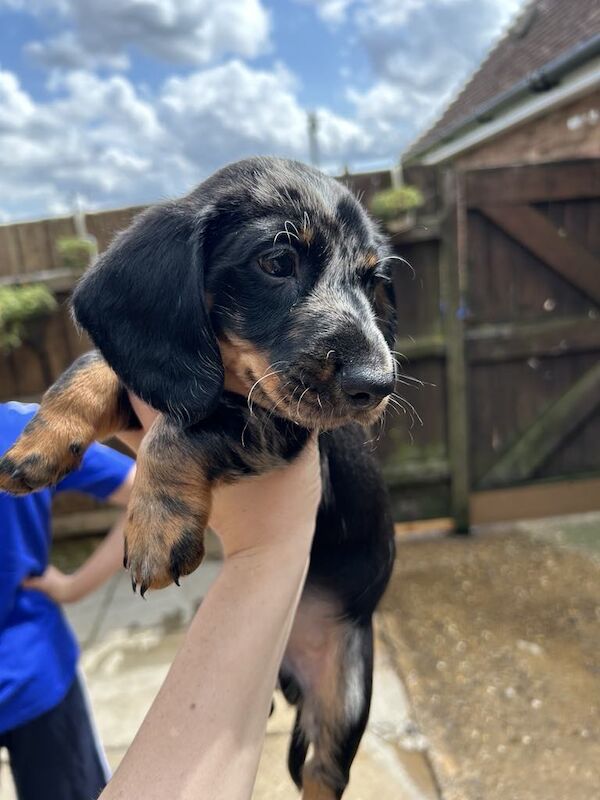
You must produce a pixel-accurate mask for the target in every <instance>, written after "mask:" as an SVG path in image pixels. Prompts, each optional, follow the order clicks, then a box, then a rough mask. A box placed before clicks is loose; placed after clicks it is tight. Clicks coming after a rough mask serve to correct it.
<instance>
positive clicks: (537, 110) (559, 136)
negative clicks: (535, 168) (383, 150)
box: [402, 0, 600, 169]
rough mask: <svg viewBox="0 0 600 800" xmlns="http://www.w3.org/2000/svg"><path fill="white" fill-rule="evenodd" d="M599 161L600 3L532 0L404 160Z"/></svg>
mask: <svg viewBox="0 0 600 800" xmlns="http://www.w3.org/2000/svg"><path fill="white" fill-rule="evenodd" d="M596 157H600V4H599V3H598V0H531V1H530V2H528V3H526V5H525V6H524V8H523V9H522V11H521V13H520V14H519V16H518V17H517V18H516V19H515V21H514V22H513V24H512V25H511V27H510V28H509V30H508V31H507V32H506V33H505V35H503V36H502V38H501V39H500V40H499V41H498V42H497V43H496V44H495V46H494V47H493V48H492V49H491V51H490V52H489V54H488V55H487V57H486V58H485V59H484V61H483V63H482V64H481V65H480V66H479V67H478V69H477V70H476V71H475V73H474V74H473V75H472V76H471V77H470V79H469V80H468V81H467V83H466V84H465V86H464V87H463V88H462V90H461V91H460V92H459V94H458V95H457V96H456V97H455V99H454V100H453V101H452V102H451V103H450V105H449V106H448V107H447V108H446V109H445V110H444V112H443V113H442V115H441V116H440V117H439V118H438V119H437V121H436V122H435V123H434V124H433V125H432V126H431V127H430V128H429V129H428V130H427V131H425V132H424V133H423V134H422V135H421V136H419V138H418V139H417V140H416V141H415V142H414V143H413V144H412V145H411V146H410V147H409V149H408V150H407V151H406V152H405V153H404V154H403V157H402V163H403V166H404V168H405V169H409V168H410V167H413V166H415V165H421V166H437V165H449V164H452V165H453V166H456V167H459V168H473V167H493V166H504V165H509V164H532V163H540V162H547V161H558V160H567V159H575V158H596Z"/></svg>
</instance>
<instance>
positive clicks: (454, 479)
mask: <svg viewBox="0 0 600 800" xmlns="http://www.w3.org/2000/svg"><path fill="white" fill-rule="evenodd" d="M443 204H444V206H443V217H442V225H441V241H440V295H441V304H442V313H443V316H444V324H445V333H446V387H447V393H448V459H449V463H450V481H451V508H452V517H453V519H454V525H455V528H456V531H457V532H458V533H468V531H469V525H470V519H469V489H470V474H469V427H468V411H467V369H466V358H465V321H464V320H465V313H466V307H467V306H466V288H467V287H466V279H467V265H466V206H465V198H464V182H463V179H462V176H461V175H460V173H458V174H457V173H456V172H454V171H450V170H449V171H448V172H447V173H445V175H444V181H443Z"/></svg>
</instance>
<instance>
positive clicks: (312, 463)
mask: <svg viewBox="0 0 600 800" xmlns="http://www.w3.org/2000/svg"><path fill="white" fill-rule="evenodd" d="M319 498H320V472H319V462H318V448H317V443H316V441H315V440H311V441H310V442H309V444H308V445H307V447H306V448H305V450H304V451H303V452H302V453H301V454H300V456H299V457H298V458H297V459H296V460H295V461H294V462H293V463H291V464H289V465H287V466H286V467H284V468H282V469H279V470H275V471H273V472H271V473H268V474H266V475H262V476H260V477H257V478H249V479H245V480H242V481H240V482H238V483H237V484H235V485H233V486H227V487H221V488H220V489H218V490H217V491H216V492H215V497H214V504H213V513H212V516H211V520H210V522H211V526H212V527H214V528H215V529H216V530H217V532H218V533H219V535H220V537H221V540H222V542H223V549H224V555H225V560H224V565H223V568H222V570H221V572H220V574H219V576H218V577H217V579H216V581H215V583H214V584H213V586H212V587H211V589H210V590H209V592H208V594H207V596H206V598H205V599H204V601H203V603H202V605H201V606H200V609H199V611H198V613H197V614H196V617H195V619H194V621H193V622H192V625H191V626H190V629H189V631H188V633H187V635H186V638H185V641H184V644H183V646H182V647H181V649H180V651H179V653H178V655H177V657H176V659H175V661H174V663H173V665H172V667H171V670H170V672H169V674H168V676H167V678H166V680H165V683H164V684H163V687H162V689H161V691H160V693H159V695H158V697H157V698H156V700H155V702H154V704H153V706H152V708H151V709H150V711H149V713H148V715H147V717H146V719H145V720H144V723H143V724H142V727H141V728H140V731H139V732H138V734H137V736H136V738H135V740H134V742H133V744H132V745H131V747H130V749H129V750H128V752H127V754H126V756H125V758H124V760H123V762H122V764H121V766H120V767H119V769H118V770H117V772H116V774H115V776H114V778H113V780H112V781H111V782H110V783H109V785H108V787H107V788H106V790H105V791H104V793H103V794H102V800H117V799H118V798H129V797H132V796H138V795H140V796H141V795H143V796H144V797H145V798H146V800H159V798H160V799H161V800H162V798H164V797H173V798H177V800H191V799H192V798H197V797H202V798H203V800H247V798H249V797H250V796H251V792H252V786H253V783H254V779H255V775H256V769H257V765H258V759H259V756H260V752H261V749H262V743H263V738H264V733H265V727H266V721H267V717H268V711H269V707H270V701H271V696H272V692H273V689H274V687H275V682H276V677H277V672H278V669H279V665H280V662H281V658H282V656H283V652H284V648H285V645H286V642H287V638H288V635H289V632H290V628H291V625H292V621H293V618H294V614H295V610H296V606H297V603H298V600H299V597H300V593H301V590H302V586H303V583H304V577H305V574H306V568H307V564H308V557H309V553H310V546H311V542H312V536H313V532H314V524H315V516H316V510H317V505H318V502H319Z"/></svg>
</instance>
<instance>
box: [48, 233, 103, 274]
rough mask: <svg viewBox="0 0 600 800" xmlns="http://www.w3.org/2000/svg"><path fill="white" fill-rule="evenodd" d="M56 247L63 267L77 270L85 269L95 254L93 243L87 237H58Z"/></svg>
mask: <svg viewBox="0 0 600 800" xmlns="http://www.w3.org/2000/svg"><path fill="white" fill-rule="evenodd" d="M56 249H57V250H58V253H59V255H60V257H61V260H62V264H63V267H65V268H66V269H72V270H75V271H77V272H83V270H84V269H87V267H88V266H89V263H90V261H91V260H92V258H93V257H94V256H95V255H96V248H95V246H94V243H93V242H91V241H89V240H88V239H78V238H76V237H74V236H65V237H63V238H61V239H58V240H57V242H56Z"/></svg>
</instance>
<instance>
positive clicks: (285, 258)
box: [257, 249, 298, 278]
mask: <svg viewBox="0 0 600 800" xmlns="http://www.w3.org/2000/svg"><path fill="white" fill-rule="evenodd" d="M257 264H258V266H259V267H260V268H261V269H262V271H263V272H266V273H267V275H271V276H272V277H273V278H291V277H292V275H295V274H296V270H297V268H298V254H297V253H296V251H295V250H287V249H286V250H273V251H271V252H270V253H265V254H264V255H262V256H259V257H258V259H257Z"/></svg>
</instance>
